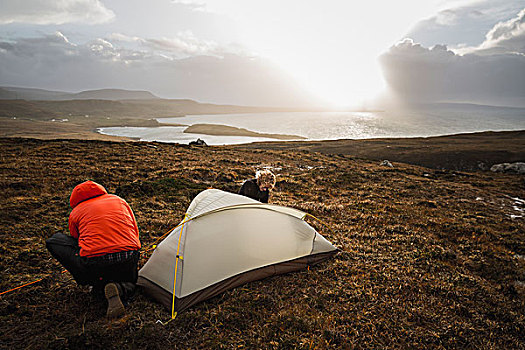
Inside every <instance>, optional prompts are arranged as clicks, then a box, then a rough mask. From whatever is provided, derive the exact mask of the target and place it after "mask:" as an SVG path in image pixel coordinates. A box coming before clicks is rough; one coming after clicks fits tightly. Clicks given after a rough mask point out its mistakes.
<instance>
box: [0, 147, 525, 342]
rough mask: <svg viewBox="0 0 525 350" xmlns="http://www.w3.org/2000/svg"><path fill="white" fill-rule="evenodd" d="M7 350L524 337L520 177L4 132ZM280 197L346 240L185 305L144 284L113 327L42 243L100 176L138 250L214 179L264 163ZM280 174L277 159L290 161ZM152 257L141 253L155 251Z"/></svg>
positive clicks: (227, 186) (0, 203) (0, 251)
mask: <svg viewBox="0 0 525 350" xmlns="http://www.w3.org/2000/svg"><path fill="white" fill-rule="evenodd" d="M0 144H1V147H2V152H1V155H0V169H1V171H0V189H1V191H2V195H0V207H1V208H2V210H1V212H0V218H1V220H0V227H1V230H0V269H1V270H2V278H1V280H0V292H1V291H4V290H6V289H9V288H11V287H13V286H16V285H19V284H22V283H24V282H27V281H31V280H34V279H37V278H40V277H43V276H48V277H46V278H45V279H44V281H42V282H40V283H38V284H35V285H33V286H30V287H27V288H25V289H22V290H19V291H16V292H13V293H10V294H6V295H3V296H1V297H0V339H1V340H2V341H1V342H0V347H2V348H104V349H106V348H173V347H176V348H181V349H186V348H227V349H230V348H248V349H255V348H267V349H295V348H299V349H328V348H337V349H340V348H375V349H377V348H437V349H439V348H484V349H519V348H525V314H524V311H523V310H525V302H524V300H525V299H524V297H525V295H524V294H523V287H522V285H523V281H525V260H524V259H525V258H524V256H525V245H524V239H525V219H524V218H515V219H511V217H510V215H518V214H519V212H518V210H517V209H520V208H523V206H519V205H518V206H517V205H516V203H515V201H514V200H513V199H512V198H513V197H519V198H522V199H524V198H525V183H524V179H523V177H520V176H511V175H501V174H492V173H466V172H453V171H437V170H430V169H427V168H421V167H417V166H410V165H404V164H401V163H394V166H395V167H394V168H393V169H391V168H387V167H381V166H379V165H378V162H376V161H373V162H372V161H367V160H360V159H353V158H351V157H349V156H336V155H334V156H329V155H322V154H317V153H307V152H303V151H301V152H297V151H293V150H283V151H279V150H277V151H272V150H242V149H238V148H234V147H204V148H190V147H188V146H179V145H168V144H160V143H143V142H117V143H113V142H104V141H80V140H75V141H73V140H70V141H60V140H56V141H40V140H28V139H0ZM262 166H270V167H273V168H275V169H277V170H276V172H277V173H278V174H279V176H278V183H277V187H276V190H275V192H274V193H273V195H272V198H271V201H272V202H273V203H276V204H281V205H287V206H292V207H295V208H298V209H301V210H304V211H307V212H309V213H311V214H313V215H315V216H317V217H320V218H322V219H323V220H325V221H327V222H328V224H329V225H330V226H331V227H332V228H333V230H334V232H331V231H329V230H327V229H326V228H324V227H319V226H317V224H316V223H312V225H314V226H316V227H317V228H318V229H319V230H320V231H321V233H322V234H323V235H324V236H325V237H326V238H328V239H329V240H330V241H332V242H334V243H335V244H336V245H337V246H338V247H339V248H340V249H341V250H342V251H341V253H340V254H338V255H337V256H336V257H335V258H333V259H331V260H329V261H328V262H325V263H323V264H321V265H319V266H315V267H312V268H310V270H305V271H302V272H298V273H293V274H288V275H283V276H277V277H273V278H270V279H266V280H263V281H258V282H254V283H250V284H247V285H245V286H243V287H241V288H236V289H234V290H231V291H228V292H226V293H224V294H222V295H220V296H218V297H216V298H213V299H211V300H209V301H207V302H204V303H201V304H199V305H196V306H195V307H193V308H191V309H189V310H188V311H186V312H183V313H181V314H180V315H179V316H178V317H177V318H176V319H175V320H174V321H172V322H171V323H169V324H168V325H167V326H161V325H159V324H156V321H157V320H158V319H161V320H167V319H168V318H169V312H167V311H166V310H165V309H163V308H162V307H161V306H160V305H158V304H155V303H154V302H152V301H150V300H148V299H146V298H145V297H144V296H142V295H139V296H138V297H137V298H136V299H135V300H134V302H133V303H132V304H131V305H130V306H129V308H128V316H127V317H126V318H124V319H122V320H120V321H118V322H113V323H109V322H108V321H106V320H105V318H104V314H105V305H104V302H103V301H101V300H97V299H93V298H92V297H91V295H90V294H89V293H88V291H87V290H86V289H82V288H79V287H77V286H76V284H75V282H74V281H73V280H72V279H71V276H70V275H69V274H68V273H65V274H60V271H61V267H60V266H59V265H58V263H56V262H55V261H54V260H53V259H52V258H51V256H50V255H49V254H48V253H47V251H46V249H45V245H44V242H45V239H46V238H47V237H49V236H51V235H52V234H53V233H56V232H66V230H67V217H68V214H69V207H68V197H69V194H70V192H71V190H72V189H73V187H74V186H75V185H76V184H78V183H80V182H82V181H84V180H86V179H91V180H94V181H97V182H99V183H101V184H103V185H104V186H106V188H107V189H108V190H109V191H110V192H111V193H116V194H118V195H120V196H122V197H123V198H125V199H126V200H127V201H128V202H129V203H130V205H131V207H132V208H133V210H134V211H135V214H136V216H137V220H138V223H139V228H140V230H141V240H142V243H143V246H147V245H148V244H149V243H151V242H153V241H154V239H155V237H157V236H159V235H161V234H163V233H164V232H166V231H167V230H168V229H169V228H170V227H173V226H174V225H176V224H177V223H178V222H179V221H180V220H181V219H182V217H183V213H184V211H185V210H186V208H187V206H188V205H189V203H190V201H191V200H192V198H193V197H194V196H195V195H196V194H197V193H198V192H199V191H201V190H202V189H205V188H208V187H214V188H219V189H223V190H227V191H236V190H237V189H238V188H239V186H240V184H241V183H242V181H243V180H244V179H246V178H248V177H250V176H252V175H253V170H254V169H255V168H256V167H262ZM279 169H280V170H279ZM145 258H146V257H145Z"/></svg>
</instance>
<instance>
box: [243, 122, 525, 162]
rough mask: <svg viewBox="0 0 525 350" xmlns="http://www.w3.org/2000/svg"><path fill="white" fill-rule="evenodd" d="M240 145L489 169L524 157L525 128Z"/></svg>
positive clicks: (245, 147) (250, 147)
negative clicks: (523, 129) (420, 135)
mask: <svg viewBox="0 0 525 350" xmlns="http://www.w3.org/2000/svg"><path fill="white" fill-rule="evenodd" d="M239 148H242V149H268V150H270V149H272V150H304V151H310V152H320V153H324V154H340V155H347V156H353V157H361V158H368V159H375V160H381V159H389V160H391V161H396V162H403V163H409V164H416V165H421V166H425V167H429V168H434V169H449V170H468V171H476V170H488V169H490V167H491V166H492V165H494V164H497V163H505V162H523V161H525V131H502V132H478V133H468V134H458V135H446V136H438V137H414V138H378V139H367V140H330V141H310V142H271V143H268V142H266V143H264V142H259V143H253V144H249V145H242V146H239Z"/></svg>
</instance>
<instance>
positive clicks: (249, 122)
mask: <svg viewBox="0 0 525 350" xmlns="http://www.w3.org/2000/svg"><path fill="white" fill-rule="evenodd" d="M158 121H159V122H160V123H173V124H184V125H188V126H189V125H193V124H219V125H227V126H232V127H237V128H244V129H248V130H250V131H255V132H259V133H272V134H286V135H297V136H301V137H304V138H306V139H307V140H334V139H366V138H378V137H418V136H422V137H426V136H439V135H448V134H457V133H469V132H480V131H505V130H525V108H508V107H490V106H479V105H468V104H465V105H463V104H459V105H458V104H436V105H425V106H419V107H412V108H410V109H404V110H387V111H378V112H272V113H242V114H215V115H189V116H185V117H178V118H159V119H158ZM185 129H186V126H182V127H181V126H173V127H171V126H160V127H149V128H146V127H112V128H101V129H99V132H100V133H103V134H107V135H115V136H127V137H134V138H139V139H140V140H144V141H161V142H176V143H189V142H190V141H192V140H196V139H197V138H201V139H203V140H205V141H206V143H207V144H209V145H220V144H239V143H249V142H255V141H276V140H275V139H269V138H264V137H243V136H210V135H202V134H190V133H184V130H185Z"/></svg>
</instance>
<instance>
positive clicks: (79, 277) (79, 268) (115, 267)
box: [46, 233, 139, 301]
mask: <svg viewBox="0 0 525 350" xmlns="http://www.w3.org/2000/svg"><path fill="white" fill-rule="evenodd" d="M46 247H47V249H48V250H49V252H50V253H51V255H53V257H54V258H55V259H57V260H58V261H59V262H60V263H61V264H62V266H64V268H65V269H66V270H68V271H69V272H70V273H71V274H72V275H73V278H74V279H75V281H77V283H78V284H80V285H90V286H93V289H94V290H95V291H102V290H103V289H104V286H105V285H106V284H107V283H110V282H114V283H115V284H116V285H117V288H118V290H119V294H120V297H121V299H122V300H123V301H125V300H127V299H129V298H130V297H131V296H132V295H133V292H134V291H135V283H136V282H137V277H138V272H137V266H138V261H139V252H138V251H135V252H133V253H132V254H131V256H129V257H127V258H125V259H117V261H110V260H108V259H106V258H104V257H94V258H87V257H84V256H80V254H79V252H80V247H79V246H78V241H77V240H76V239H75V238H73V237H71V236H67V235H65V234H63V233H56V234H54V235H53V236H51V237H50V238H49V239H48V240H47V241H46Z"/></svg>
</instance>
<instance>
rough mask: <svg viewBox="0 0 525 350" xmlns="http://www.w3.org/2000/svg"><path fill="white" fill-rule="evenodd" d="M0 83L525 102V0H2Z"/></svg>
mask: <svg viewBox="0 0 525 350" xmlns="http://www.w3.org/2000/svg"><path fill="white" fill-rule="evenodd" d="M0 9H1V11H0V62H1V64H0V86H18V87H37V88H44V89H50V90H60V91H71V92H78V91H83V90H88V89H100V88H124V89H133V90H148V91H151V92H152V93H154V94H156V95H158V96H160V97H164V98H191V99H195V100H197V101H200V102H211V103H227V104H238V105H257V106H290V107H294V106H333V107H338V108H344V107H356V106H357V107H366V108H374V107H376V105H378V104H380V103H384V102H386V101H389V102H400V103H404V102H407V103H412V102H471V103H482V104H494V105H510V106H525V19H524V18H525V5H524V3H523V1H522V0H520V1H514V0H507V1H503V0H491V1H480V0H426V1H417V0H398V1H386V0H381V1H379V0H367V1H346V0H324V1H314V0H280V1H277V0H267V1H264V2H262V1H254V0H195V1H194V0H149V1H145V0H56V1H51V0H47V1H46V0H24V1H19V0H0Z"/></svg>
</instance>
